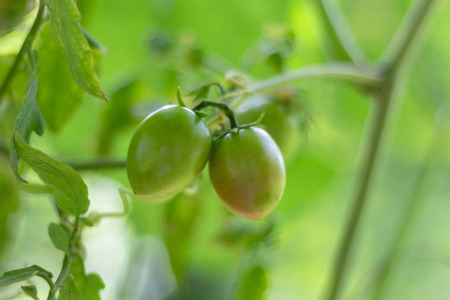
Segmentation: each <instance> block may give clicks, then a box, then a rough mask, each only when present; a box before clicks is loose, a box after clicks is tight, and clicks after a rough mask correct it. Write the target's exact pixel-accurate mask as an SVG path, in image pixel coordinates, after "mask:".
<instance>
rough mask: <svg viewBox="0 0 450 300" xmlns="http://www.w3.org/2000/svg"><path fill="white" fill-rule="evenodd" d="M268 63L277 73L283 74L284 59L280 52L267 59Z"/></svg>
mask: <svg viewBox="0 0 450 300" xmlns="http://www.w3.org/2000/svg"><path fill="white" fill-rule="evenodd" d="M266 63H267V64H268V65H269V66H270V67H272V68H273V69H274V70H275V71H276V72H277V73H281V72H283V65H284V62H283V57H282V56H281V54H280V53H279V52H273V53H272V54H270V55H269V56H268V57H267V58H266Z"/></svg>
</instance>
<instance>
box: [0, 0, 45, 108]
mask: <svg viewBox="0 0 450 300" xmlns="http://www.w3.org/2000/svg"><path fill="white" fill-rule="evenodd" d="M45 2H46V1H45V0H40V2H39V9H38V12H37V14H36V19H35V20H34V23H33V25H32V26H31V29H30V31H29V32H28V35H27V37H26V38H25V41H24V42H23V44H22V47H21V48H20V50H19V53H18V54H17V56H16V58H15V59H14V62H13V64H12V66H11V68H10V69H9V72H8V74H7V75H6V77H5V80H4V81H3V83H2V85H1V87H0V103H1V102H2V100H3V95H4V94H5V92H6V90H7V89H8V86H9V84H10V83H11V81H12V80H13V78H14V76H15V75H16V73H17V71H18V70H19V67H20V64H21V63H22V60H23V58H24V56H25V53H26V49H27V45H28V44H32V43H33V41H34V39H35V38H36V35H37V33H38V31H39V28H40V27H41V24H42V21H43V20H44V12H45Z"/></svg>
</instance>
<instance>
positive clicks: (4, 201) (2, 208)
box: [0, 159, 19, 256]
mask: <svg viewBox="0 0 450 300" xmlns="http://www.w3.org/2000/svg"><path fill="white" fill-rule="evenodd" d="M14 181H15V180H14V176H13V174H12V172H11V168H10V167H9V165H8V164H7V163H6V161H4V160H1V159H0V195H1V200H0V256H1V253H2V251H3V249H4V247H5V246H6V245H7V240H8V239H9V238H10V237H11V235H10V232H9V228H8V217H9V215H10V214H11V213H13V212H16V211H17V210H18V208H19V198H18V194H17V190H16V189H15V188H14Z"/></svg>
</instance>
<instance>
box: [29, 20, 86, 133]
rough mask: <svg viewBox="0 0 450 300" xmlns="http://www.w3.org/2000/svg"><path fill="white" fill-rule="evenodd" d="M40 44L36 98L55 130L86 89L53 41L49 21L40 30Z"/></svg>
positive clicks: (71, 113) (62, 125)
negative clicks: (42, 62)
mask: <svg viewBox="0 0 450 300" xmlns="http://www.w3.org/2000/svg"><path fill="white" fill-rule="evenodd" d="M39 39H40V41H41V43H42V45H43V46H42V47H41V49H40V50H39V57H40V59H41V61H45V64H42V65H41V66H39V71H38V79H39V89H38V91H37V101H38V104H39V108H40V109H41V112H42V115H43V116H44V118H45V121H46V124H47V125H48V127H49V128H50V129H51V130H52V131H54V132H58V131H59V130H60V129H61V128H63V127H64V125H66V124H67V122H68V121H70V119H71V117H72V116H73V114H74V113H75V111H76V110H77V108H78V107H79V106H80V104H81V101H82V100H83V97H84V95H85V92H84V90H83V89H82V88H80V87H79V86H78V84H77V83H76V82H75V81H74V79H73V77H72V74H71V72H70V68H69V66H68V65H67V63H66V60H67V58H66V56H65V54H64V52H63V51H61V49H60V48H59V47H57V46H56V45H55V43H54V42H53V39H52V36H51V32H50V26H49V24H44V26H43V27H42V28H41V30H40V31H39Z"/></svg>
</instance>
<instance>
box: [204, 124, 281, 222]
mask: <svg viewBox="0 0 450 300" xmlns="http://www.w3.org/2000/svg"><path fill="white" fill-rule="evenodd" d="M209 176H210V179H211V183H212V186H213V188H214V191H215V193H216V195H217V197H218V198H219V199H220V200H221V201H222V203H223V204H224V205H225V206H226V207H227V208H228V209H229V210H230V211H231V212H233V213H235V214H237V215H240V216H242V217H245V218H248V219H252V220H260V219H262V218H264V217H266V216H267V215H268V214H269V213H270V212H272V211H273V210H274V209H275V208H276V207H277V205H278V203H279V202H280V200H281V197H282V195H283V191H284V186H285V183H286V174H285V168H284V162H283V157H282V155H281V152H280V150H279V149H278V146H277V145H276V143H275V142H274V141H273V139H272V138H271V137H270V136H269V134H267V132H266V131H265V130H263V129H261V128H258V127H250V128H244V129H239V130H237V131H235V132H233V131H230V132H229V133H227V134H226V135H225V136H223V137H222V138H220V139H219V140H218V141H217V142H216V143H215V144H214V145H213V148H212V150H211V156H210V159H209Z"/></svg>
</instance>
